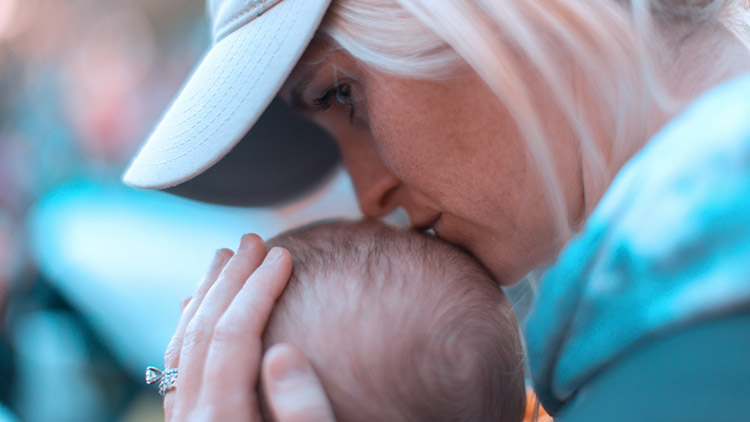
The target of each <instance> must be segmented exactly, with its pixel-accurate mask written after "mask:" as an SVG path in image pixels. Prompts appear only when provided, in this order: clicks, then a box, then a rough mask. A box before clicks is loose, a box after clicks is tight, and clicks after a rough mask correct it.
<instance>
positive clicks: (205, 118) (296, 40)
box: [123, 0, 337, 205]
mask: <svg viewBox="0 0 750 422" xmlns="http://www.w3.org/2000/svg"><path fill="white" fill-rule="evenodd" d="M330 2H331V0H207V9H208V13H209V15H210V18H211V24H212V25H211V27H212V35H213V44H212V46H211V48H210V49H209V51H208V52H207V53H206V55H205V56H204V57H203V59H202V61H201V62H200V63H199V64H198V66H197V67H196V68H195V70H194V72H193V74H192V75H191V76H190V78H189V79H188V81H187V82H186V83H185V85H184V86H183V88H182V89H181V90H180V92H179V94H178V95H177V97H176V98H175V99H174V100H173V102H172V104H171V105H170V106H169V108H168V109H167V111H166V112H165V114H164V116H163V117H162V118H161V120H160V121H159V123H158V124H157V126H156V128H155V129H154V130H153V132H152V133H151V135H150V137H149V138H148V140H147V141H146V143H145V144H144V145H143V147H142V148H141V150H140V151H139V152H138V154H137V155H136V157H135V158H134V159H133V162H132V163H131V164H130V167H129V168H128V169H127V171H126V173H125V175H124V176H123V181H124V182H125V183H126V184H128V185H131V186H134V187H138V188H145V189H167V188H173V187H176V186H178V185H180V184H183V182H186V181H188V180H190V179H193V178H194V177H195V176H197V175H199V174H201V173H203V172H205V171H206V170H208V169H209V168H210V167H212V166H214V164H216V163H217V162H218V161H219V160H221V159H222V158H223V157H224V156H225V155H227V154H228V153H229V152H230V151H231V150H232V149H233V148H234V147H235V146H236V145H237V144H238V143H239V142H240V141H241V140H243V137H244V138H245V140H244V141H243V144H259V143H269V142H270V143H272V144H276V143H279V145H280V147H281V148H282V149H286V150H288V151H290V153H291V154H292V155H294V152H295V150H296V148H295V147H294V146H290V142H291V143H292V144H291V145H295V144H294V143H295V142H296V145H301V146H302V148H303V149H304V148H307V149H308V150H309V149H310V147H311V145H312V144H311V143H310V138H316V139H317V138H319V137H320V132H313V133H311V132H310V130H312V129H310V126H304V127H300V129H301V133H300V131H297V132H294V133H289V131H288V130H286V131H285V133H284V134H278V135H279V137H284V136H282V135H285V136H286V138H285V139H284V140H279V139H276V138H277V136H276V135H277V134H276V133H275V132H274V131H273V130H266V131H265V132H266V138H269V137H270V138H272V139H270V140H269V139H263V140H260V139H254V138H253V137H252V136H250V135H252V132H251V133H250V134H248V131H249V130H250V128H251V127H253V125H254V124H255V123H256V122H257V121H258V119H259V118H260V117H261V114H263V112H264V111H265V110H266V108H267V107H268V106H269V104H271V102H272V100H273V99H274V97H275V96H276V94H277V92H278V91H279V89H280V88H281V86H282V85H283V83H284V82H285V81H286V79H287V78H288V76H289V74H290V73H291V71H292V69H293V68H294V66H295V65H296V63H297V61H298V60H299V59H300V57H301V56H302V53H303V52H304V51H305V49H306V48H307V46H308V44H309V43H310V41H311V39H312V37H313V35H314V34H315V32H316V31H317V29H318V27H319V25H320V22H321V21H322V19H323V16H324V15H325V12H326V10H327V9H328V6H329V4H330ZM280 107H283V106H281V105H280ZM281 116H282V117H277V119H279V118H281V119H287V118H291V117H289V114H288V113H287V114H284V113H281ZM282 123H284V125H283V126H290V125H289V124H286V122H282ZM295 125H297V126H299V125H301V123H299V122H295V123H293V124H291V126H295ZM282 131H284V130H282ZM246 135H247V136H246ZM290 136H291V138H294V139H287V138H289V137H290ZM327 142H328V144H327V145H326V146H324V147H322V148H323V149H324V151H320V153H321V154H322V156H323V157H318V158H319V159H318V161H321V165H323V164H325V165H326V166H328V168H329V169H330V168H331V167H333V164H335V162H336V161H337V155H336V152H335V147H333V146H332V144H331V143H330V142H329V141H327ZM249 147H250V149H251V150H253V149H256V150H258V151H267V150H268V149H269V148H270V149H274V147H273V145H271V146H269V145H249ZM255 147H258V148H255ZM245 149H248V148H245ZM297 152H299V151H297ZM247 154H248V153H247V152H246V153H245V155H247ZM249 154H250V155H253V153H252V151H251V152H250V153H249ZM273 155H276V156H278V155H279V152H278V151H276V153H275V154H273ZM282 155H283V154H282ZM301 155H303V156H304V157H301V158H300V159H305V160H307V161H310V151H304V153H303V154H301ZM313 155H314V154H313ZM244 158H245V160H239V162H238V164H240V165H241V164H242V163H243V162H247V160H246V159H247V158H248V157H244ZM250 158H256V160H255V161H256V162H257V161H258V158H260V157H250ZM265 161H266V160H261V162H265ZM298 167H299V165H291V164H290V167H289V168H290V169H291V171H292V173H293V172H294V171H296V170H297V168H298ZM308 167H310V169H311V170H310V172H312V173H316V172H317V173H318V175H319V176H320V175H322V173H325V172H326V171H322V172H321V169H320V168H319V167H320V166H317V165H316V166H308ZM268 168H269V166H266V169H268ZM270 168H277V169H280V170H284V166H283V163H274V165H273V166H270ZM248 170H249V173H248ZM252 170H253V169H245V173H243V174H244V176H243V177H250V178H252V180H249V181H248V180H247V179H245V180H231V179H233V178H235V176H232V175H231V174H230V173H228V172H226V171H222V172H220V173H222V175H223V176H222V177H223V178H224V179H226V180H223V181H216V180H215V181H213V182H212V183H211V184H212V185H213V186H214V187H216V186H223V185H224V184H226V185H225V186H227V188H226V189H224V192H215V193H214V194H212V192H205V186H204V187H203V188H202V189H203V190H204V192H203V193H204V195H201V194H192V195H191V194H190V192H186V191H185V190H182V191H180V190H179V189H176V190H175V192H177V193H178V194H181V195H185V196H190V197H194V198H197V199H204V200H206V199H205V198H202V196H206V195H205V194H207V196H208V199H207V200H208V201H210V202H219V203H231V204H235V205H247V204H251V205H259V204H263V203H271V202H278V201H279V200H283V199H288V198H285V195H284V192H276V191H278V190H279V189H283V188H284V184H283V183H282V184H281V185H279V186H274V183H273V181H274V180H276V179H278V177H280V175H283V173H281V172H280V175H271V174H267V173H266V172H261V173H260V174H258V172H255V173H253V171H252ZM310 172H308V173H309V174H300V175H299V177H297V179H300V180H302V181H306V182H307V183H308V184H309V181H310V178H311V177H313V176H311V174H312V173H310ZM303 173H304V172H303ZM227 174H228V175H227ZM253 175H254V177H253ZM237 177H239V176H237ZM258 178H260V179H265V180H258ZM282 178H283V177H282ZM287 179H288V177H287ZM260 182H262V184H263V186H262V187H261V188H260V189H256V190H259V191H264V190H265V191H267V192H265V193H264V194H263V195H260V196H264V195H265V196H268V194H269V193H270V197H266V198H242V197H237V195H243V194H249V195H252V191H253V189H250V191H249V192H244V193H243V192H241V190H242V189H240V190H235V189H231V188H229V186H230V185H240V186H241V185H242V184H246V183H250V184H253V183H255V184H258V183H260ZM266 182H269V183H270V184H269V183H266ZM294 184H295V183H294V182H291V181H287V185H289V186H287V188H289V189H288V190H291V191H295V186H293V185H294ZM189 190H190V189H189V187H188V189H187V191H189ZM199 190H200V189H199ZM245 190H246V191H247V189H245ZM296 190H297V191H296V192H289V194H292V193H294V194H299V193H300V192H299V189H296ZM274 192H276V195H274V194H273V193H274ZM217 195H218V196H217ZM233 195H234V196H233ZM274 196H275V197H274ZM286 196H288V195H286ZM271 197H273V198H271Z"/></svg>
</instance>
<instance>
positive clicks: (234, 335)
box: [213, 317, 243, 343]
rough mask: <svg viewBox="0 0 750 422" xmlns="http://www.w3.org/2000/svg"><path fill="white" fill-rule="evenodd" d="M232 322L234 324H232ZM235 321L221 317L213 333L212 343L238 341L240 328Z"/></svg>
mask: <svg viewBox="0 0 750 422" xmlns="http://www.w3.org/2000/svg"><path fill="white" fill-rule="evenodd" d="M233 322H234V323H233ZM238 325H239V324H236V322H235V321H232V320H231V319H229V318H226V317H221V318H220V319H219V322H218V323H217V324H216V329H215V330H214V332H213V341H215V342H217V343H232V342H236V341H239V340H240V339H241V337H242V331H243V330H242V328H241V327H238Z"/></svg>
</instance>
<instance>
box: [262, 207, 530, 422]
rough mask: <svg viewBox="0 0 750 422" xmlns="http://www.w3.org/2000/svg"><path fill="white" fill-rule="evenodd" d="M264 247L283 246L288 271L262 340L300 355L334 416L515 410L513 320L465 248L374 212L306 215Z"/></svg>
mask: <svg viewBox="0 0 750 422" xmlns="http://www.w3.org/2000/svg"><path fill="white" fill-rule="evenodd" d="M268 246H269V248H270V247H272V246H282V247H284V248H286V249H288V250H289V252H291V254H292V257H293V259H294V271H293V274H292V278H291V280H290V281H289V284H288V285H287V287H286V290H285V291H284V293H283V294H282V296H281V298H280V299H279V301H278V303H277V305H276V307H275V309H274V312H273V314H272V315H271V319H270V321H269V323H268V326H267V328H266V332H265V334H264V338H263V341H264V346H265V348H266V349H267V348H268V347H270V346H271V345H273V344H275V343H279V342H285V343H291V344H294V345H295V346H297V347H298V348H299V349H300V350H301V351H302V352H303V353H304V354H305V355H306V356H307V357H308V358H309V360H310V362H311V363H312V365H313V367H314V368H315V370H316V372H317V374H318V376H319V377H320V379H321V381H322V383H323V386H324V387H325V390H326V392H327V394H328V397H329V398H330V400H331V403H332V406H333V410H334V413H335V415H336V418H337V420H338V421H339V422H347V421H368V422H369V421H388V422H398V421H425V422H428V421H429V422H438V421H520V420H522V418H523V414H524V409H525V405H526V393H525V389H524V378H523V351H522V347H521V342H520V339H519V334H518V328H517V325H516V320H515V317H514V315H513V311H512V309H511V307H510V304H509V303H508V301H507V300H506V298H505V296H504V295H503V293H502V291H501V290H500V288H499V286H498V285H497V284H496V283H495V282H494V281H493V280H492V278H491V277H490V276H489V274H488V273H487V271H486V270H485V269H484V268H483V267H482V266H481V264H479V263H478V262H476V261H475V260H474V259H473V258H471V257H470V256H469V255H467V254H466V253H464V252H462V251H461V250H459V249H457V248H456V247H454V246H452V245H450V244H448V243H446V242H443V241H440V240H438V239H436V238H434V237H430V236H427V235H422V234H418V233H416V232H413V231H410V230H406V229H397V228H393V227H390V226H386V225H384V224H381V223H378V222H374V221H365V222H335V223H326V224H320V225H315V226H308V227H305V228H302V229H298V230H295V231H292V232H287V233H285V234H282V235H280V236H279V237H276V238H275V239H272V240H270V241H269V242H268ZM264 413H265V414H266V415H268V414H269V413H270V412H268V411H267V409H264ZM266 420H272V419H270V418H269V419H266Z"/></svg>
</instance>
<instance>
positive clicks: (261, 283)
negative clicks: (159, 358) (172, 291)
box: [164, 235, 334, 422]
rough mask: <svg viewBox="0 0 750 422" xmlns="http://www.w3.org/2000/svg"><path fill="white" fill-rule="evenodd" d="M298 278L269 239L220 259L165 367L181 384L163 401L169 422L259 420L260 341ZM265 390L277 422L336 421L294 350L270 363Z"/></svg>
mask: <svg viewBox="0 0 750 422" xmlns="http://www.w3.org/2000/svg"><path fill="white" fill-rule="evenodd" d="M291 272H292V259H291V256H290V255H289V252H287V251H286V250H284V249H281V248H273V249H272V250H271V251H270V252H268V254H266V248H265V244H264V242H263V239H261V238H260V237H259V236H257V235H245V236H243V237H242V241H241V243H240V247H239V248H238V250H237V253H236V254H233V253H232V251H230V250H227V249H222V250H220V251H218V252H217V253H216V256H215V258H214V261H213V263H212V264H211V268H210V269H209V271H208V274H207V275H206V277H205V278H204V279H203V281H201V283H200V285H199V286H198V289H197V290H196V292H195V294H194V295H193V296H192V298H191V299H190V301H189V302H188V303H187V305H186V306H185V308H184V310H183V313H182V316H181V317H180V322H179V324H178V325H177V330H176V331H175V334H174V336H173V337H172V340H171V341H170V343H169V346H168V347H167V352H166V354H165V356H164V361H165V362H164V363H165V365H166V367H167V368H178V374H179V380H178V386H177V387H176V388H175V389H173V390H171V391H169V392H167V393H166V395H165V396H164V411H165V418H166V420H167V421H184V420H200V421H232V420H238V421H254V422H260V421H261V417H260V412H259V404H258V397H257V395H256V387H257V384H258V377H259V374H260V371H261V357H262V356H261V355H262V344H261V335H262V334H263V330H264V329H265V326H266V322H267V321H268V317H269V315H270V314H271V310H272V308H273V304H274V302H275V301H276V299H277V298H278V297H279V295H280V294H281V292H282V291H283V290H284V286H285V285H286V283H287V281H288V280H289V277H290V275H291ZM262 366H263V379H264V388H265V391H266V392H267V396H268V397H267V399H268V401H269V404H270V407H271V409H272V411H273V413H274V418H275V419H276V420H277V421H278V422H286V421H295V422H306V421H309V422H313V421H315V422H330V421H333V420H334V419H333V412H332V411H331V407H330V405H329V403H328V399H327V398H326V396H325V392H324V391H323V387H322V386H321V384H320V382H319V381H318V379H317V377H316V376H315V373H314V371H313V369H312V367H311V366H310V364H309V363H308V361H307V359H305V357H304V356H303V355H302V354H301V353H300V352H299V351H297V350H296V349H294V348H293V347H291V346H289V345H277V346H275V347H273V348H271V349H270V350H269V351H268V353H267V354H266V357H265V358H264V359H263V364H262Z"/></svg>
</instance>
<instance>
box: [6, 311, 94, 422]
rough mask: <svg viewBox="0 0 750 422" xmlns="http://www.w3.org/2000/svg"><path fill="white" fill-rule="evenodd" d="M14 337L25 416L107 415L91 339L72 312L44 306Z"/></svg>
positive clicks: (61, 420) (32, 421)
mask: <svg viewBox="0 0 750 422" xmlns="http://www.w3.org/2000/svg"><path fill="white" fill-rule="evenodd" d="M13 337H14V342H13V343H14V344H15V345H16V348H17V352H18V375H19V377H18V379H19V384H18V391H17V392H16V402H17V403H16V409H17V410H18V412H19V414H20V415H21V417H22V418H23V420H24V421H28V422H36V421H39V422H44V421H52V420H54V421H56V422H67V421H70V422H75V421H94V420H104V419H105V415H106V412H107V409H105V408H104V403H105V401H104V400H103V396H102V394H103V392H102V391H100V390H99V389H98V384H97V382H96V377H97V372H96V370H95V369H96V368H95V367H93V366H92V365H91V363H90V360H91V359H90V353H89V352H90V351H89V349H88V344H87V342H86V339H85V336H84V334H83V332H82V331H81V328H80V325H79V324H78V323H77V322H76V321H74V319H73V318H72V317H71V316H70V315H69V314H67V313H65V312H55V311H41V312H34V313H30V314H27V315H24V316H23V318H21V319H20V320H19V321H18V324H17V325H16V327H15V330H14V331H13ZM0 420H2V419H1V418H0Z"/></svg>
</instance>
